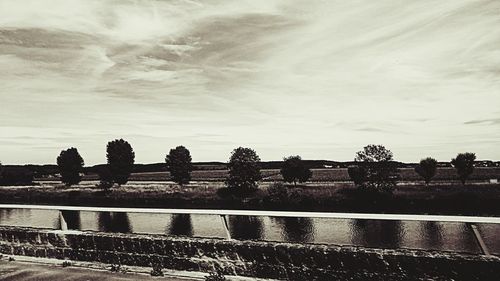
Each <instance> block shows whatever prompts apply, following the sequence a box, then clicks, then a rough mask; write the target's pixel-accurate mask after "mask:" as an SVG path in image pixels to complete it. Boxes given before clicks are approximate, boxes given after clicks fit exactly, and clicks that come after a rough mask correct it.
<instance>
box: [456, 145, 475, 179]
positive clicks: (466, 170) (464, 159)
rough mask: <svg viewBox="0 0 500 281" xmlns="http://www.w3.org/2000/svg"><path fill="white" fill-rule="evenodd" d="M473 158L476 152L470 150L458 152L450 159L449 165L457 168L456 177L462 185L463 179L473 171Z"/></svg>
mask: <svg viewBox="0 0 500 281" xmlns="http://www.w3.org/2000/svg"><path fill="white" fill-rule="evenodd" d="M475 160H476V154H475V153H470V152H465V153H459V154H458V155H457V157H456V158H454V159H451V165H453V167H455V169H457V174H458V177H459V179H460V181H461V182H462V184H464V185H465V181H466V180H467V179H468V178H469V176H470V175H471V174H472V172H474V161H475Z"/></svg>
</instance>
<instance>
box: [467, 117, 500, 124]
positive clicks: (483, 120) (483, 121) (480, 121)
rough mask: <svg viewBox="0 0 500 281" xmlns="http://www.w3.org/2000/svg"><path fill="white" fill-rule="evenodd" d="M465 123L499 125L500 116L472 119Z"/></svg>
mask: <svg viewBox="0 0 500 281" xmlns="http://www.w3.org/2000/svg"><path fill="white" fill-rule="evenodd" d="M464 124H466V125H475V124H487V125H499V124H500V118H493V119H482V120H471V121H467V122H464Z"/></svg>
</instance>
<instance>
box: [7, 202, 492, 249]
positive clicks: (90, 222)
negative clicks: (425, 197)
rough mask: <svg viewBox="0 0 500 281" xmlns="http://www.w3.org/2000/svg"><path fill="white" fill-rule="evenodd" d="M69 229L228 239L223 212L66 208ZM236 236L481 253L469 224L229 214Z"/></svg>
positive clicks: (46, 219) (43, 215) (30, 222)
mask: <svg viewBox="0 0 500 281" xmlns="http://www.w3.org/2000/svg"><path fill="white" fill-rule="evenodd" d="M64 217H65V218H66V221H67V224H68V228H69V229H75V230H94V231H105V232H123V233H152V234H168V235H179V236H189V237H220V238H224V237H225V231H224V228H223V225H222V222H221V218H220V216H217V215H183V214H179V215H175V214H171V215H170V214H143V213H111V212H78V211H65V212H64ZM228 223H229V230H230V232H231V236H232V237H233V238H235V239H242V240H244V239H251V240H266V241H287V242H301V243H326V244H337V245H355V246H365V247H378V248H412V249H432V250H445V251H458V252H468V253H480V248H479V247H478V245H477V242H476V240H475V237H474V235H473V233H472V231H471V230H470V228H469V227H468V226H467V225H466V224H465V223H445V222H416V221H384V220H352V219H326V218H285V217H247V216H229V217H228ZM0 225H12V226H31V227H39V228H53V229H59V228H60V222H59V212H58V211H52V210H30V209H2V210H0ZM478 228H479V231H480V233H481V235H482V237H483V239H484V240H485V242H486V244H487V246H488V248H489V249H490V251H491V252H492V253H494V254H495V255H500V225H496V224H478Z"/></svg>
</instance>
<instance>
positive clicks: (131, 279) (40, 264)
mask: <svg viewBox="0 0 500 281" xmlns="http://www.w3.org/2000/svg"><path fill="white" fill-rule="evenodd" d="M20 258H22V259H23V261H19V260H18V259H16V260H15V261H8V260H7V258H5V259H4V260H0V280H3V281H9V280H12V281H19V280H23V281H53V280H58V281H63V280H64V281H78V280H86V281H135V280H152V279H153V278H152V277H151V276H150V275H149V274H145V273H142V274H138V273H136V272H110V271H109V270H104V269H101V270H98V269H95V268H89V267H87V266H84V267H82V266H81V265H80V264H81V262H80V263H78V262H77V263H75V262H67V263H68V264H71V266H66V267H63V266H62V263H63V261H60V260H49V259H44V260H43V261H41V260H40V259H38V260H37V259H34V258H31V259H30V258H29V257H20ZM27 260H29V261H27ZM75 264H77V265H76V266H75ZM154 280H159V281H160V280H161V281H196V280H204V279H203V278H187V277H182V278H179V277H172V276H161V277H155V278H154Z"/></svg>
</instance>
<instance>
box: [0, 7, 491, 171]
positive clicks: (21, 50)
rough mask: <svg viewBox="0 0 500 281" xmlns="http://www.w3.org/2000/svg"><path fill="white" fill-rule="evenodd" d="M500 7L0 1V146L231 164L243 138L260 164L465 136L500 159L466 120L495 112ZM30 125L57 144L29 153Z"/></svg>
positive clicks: (410, 156)
mask: <svg viewBox="0 0 500 281" xmlns="http://www.w3.org/2000/svg"><path fill="white" fill-rule="evenodd" d="M429 7H432V9H430V8H429ZM498 9H500V3H499V2H498V1H493V0H481V1H469V0H446V1H440V2H439V3H436V2H435V1H430V0H426V1H418V2H401V1H396V0H383V1H377V2H373V1H368V0H366V1H349V2H343V1H311V2H307V3H306V2H304V1H284V0H283V1H264V0H262V1H255V0H254V1H250V0H248V1H238V2H234V1H222V0H214V1H185V0H171V1H154V0H141V1H118V0H105V1H101V0H99V1H98V0H85V1H84V0H48V1H43V3H42V2H40V1H35V0H32V1H30V0H24V1H13V0H4V1H1V2H0V73H2V75H0V85H1V89H0V103H1V104H2V111H0V135H1V136H0V141H4V142H5V141H9V142H10V141H15V139H16V138H17V141H18V143H23V145H22V146H16V145H15V144H14V143H12V142H10V143H9V145H7V144H6V145H3V146H2V147H0V157H2V158H3V159H2V161H3V162H6V161H7V162H20V163H24V162H46V161H52V160H53V158H54V157H53V156H50V155H54V154H58V153H59V151H57V150H58V149H59V148H60V147H64V146H67V145H71V146H78V147H82V150H84V151H85V152H86V153H87V154H86V155H85V156H86V163H96V162H103V161H104V159H103V154H102V147H103V146H104V145H105V143H106V142H107V141H108V140H110V139H112V138H116V137H124V138H130V139H131V140H132V141H134V145H135V147H136V148H137V149H138V153H137V156H138V159H139V160H140V161H143V162H148V161H154V160H155V159H157V155H160V154H164V152H165V151H168V149H169V148H170V147H173V146H175V145H179V144H186V145H187V144H190V145H191V146H192V149H194V150H195V151H196V153H193V157H194V159H195V160H220V159H226V154H228V153H229V152H230V151H231V149H232V148H234V147H236V146H239V145H247V146H252V147H255V148H256V149H257V150H258V151H259V153H260V154H261V158H263V159H281V158H282V156H283V155H288V154H301V155H303V156H304V157H305V158H309V159H312V158H321V159H326V158H331V159H336V160H345V159H352V157H353V154H354V152H355V151H357V150H359V149H360V148H361V147H363V146H364V145H366V144H367V143H383V144H386V146H388V147H389V148H393V150H394V152H395V154H396V156H398V155H399V157H400V158H399V160H406V161H416V160H418V159H420V158H419V157H420V154H422V153H423V152H422V151H421V150H424V149H427V148H428V147H433V153H435V154H436V155H434V156H435V157H437V158H440V157H442V158H443V159H448V158H450V157H451V156H452V155H453V154H454V153H455V152H456V150H461V149H462V148H463V147H467V148H469V149H470V150H474V151H476V152H478V155H479V156H480V157H483V155H484V157H485V158H500V154H495V153H497V152H495V151H496V150H494V149H492V147H493V146H494V145H495V144H494V143H492V142H491V141H490V140H492V139H498V137H499V136H500V135H499V133H495V132H493V131H492V130H491V128H489V126H466V125H470V124H485V125H494V124H496V123H498V122H497V121H498V111H497V106H496V105H497V104H498V102H499V96H498V89H499V86H500V76H498V73H499V71H500V68H499V65H500V54H499V52H498V50H497V49H498V48H497V47H496V46H498V44H499V43H500V32H499V31H497V30H496V29H492V26H497V25H498V24H500V16H499V15H498V13H494V12H492V11H496V10H498ZM4 105H7V106H4ZM37 135H40V136H42V137H51V138H54V139H52V140H50V144H47V145H44V147H46V148H47V149H46V150H45V151H43V149H39V150H37V151H31V152H28V153H26V152H25V149H26V148H27V147H28V148H29V147H30V146H32V147H35V146H37V145H38V144H37V141H36V140H31V139H23V136H37ZM68 135H70V138H69V139H68V138H66V137H67V136H68ZM210 135H214V136H210ZM4 136H9V137H13V138H14V139H6V137H4ZM209 136H210V137H209ZM456 140H460V141H459V142H456ZM475 140H478V141H477V145H472V144H473V143H474V141H475ZM480 140H487V141H480ZM151 142H161V143H158V144H152V143H151ZM446 143H450V145H445V144H446ZM497 144H498V143H497ZM52 145H53V146H54V147H55V148H54V149H52V150H51V149H48V147H52ZM214 147H215V148H214ZM327 147H332V149H331V150H328V149H326V148H327ZM333 148H334V149H333ZM439 148H441V150H440V149H439ZM481 153H483V154H481ZM498 153H500V152H498ZM47 155H49V156H50V157H48V156H47ZM415 159H416V160H415Z"/></svg>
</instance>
